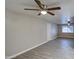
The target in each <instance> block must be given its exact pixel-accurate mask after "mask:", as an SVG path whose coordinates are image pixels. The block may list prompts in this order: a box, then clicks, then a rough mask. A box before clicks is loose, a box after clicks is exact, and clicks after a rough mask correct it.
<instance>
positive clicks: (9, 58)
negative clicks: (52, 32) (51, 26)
mask: <svg viewBox="0 0 79 59" xmlns="http://www.w3.org/2000/svg"><path fill="white" fill-rule="evenodd" d="M56 38H57V37H56ZM56 38H55V39H56ZM52 40H54V39H52ZM49 41H51V40H47V41H45V42H43V43H41V44H38V45H36V46H34V47H32V48H29V49H27V50H24V51H22V52H19V53H17V54H15V55H12V56H9V57H8V59H11V58H14V57H16V56H18V55H20V54H23V53H25V52H27V51H29V50H32V49H34V48H36V47H39V46H41V45H43V44H45V43H47V42H49Z"/></svg>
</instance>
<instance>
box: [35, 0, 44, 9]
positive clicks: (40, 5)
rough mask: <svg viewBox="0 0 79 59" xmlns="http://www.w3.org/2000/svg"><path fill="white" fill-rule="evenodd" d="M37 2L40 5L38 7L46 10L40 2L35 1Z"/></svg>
mask: <svg viewBox="0 0 79 59" xmlns="http://www.w3.org/2000/svg"><path fill="white" fill-rule="evenodd" d="M35 2H36V3H37V4H38V6H39V7H40V8H41V9H44V8H43V7H42V4H41V2H40V1H39V0H35Z"/></svg>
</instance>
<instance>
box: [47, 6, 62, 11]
mask: <svg viewBox="0 0 79 59" xmlns="http://www.w3.org/2000/svg"><path fill="white" fill-rule="evenodd" d="M60 9H61V7H53V8H47V9H46V10H60Z"/></svg>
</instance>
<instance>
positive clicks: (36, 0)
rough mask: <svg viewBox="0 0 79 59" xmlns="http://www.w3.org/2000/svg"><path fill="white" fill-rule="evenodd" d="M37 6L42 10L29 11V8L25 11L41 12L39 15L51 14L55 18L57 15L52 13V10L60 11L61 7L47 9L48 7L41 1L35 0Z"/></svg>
mask: <svg viewBox="0 0 79 59" xmlns="http://www.w3.org/2000/svg"><path fill="white" fill-rule="evenodd" d="M34 1H35V2H36V3H37V5H38V6H39V8H40V9H29V8H24V10H33V11H41V12H40V13H38V15H41V14H42V15H45V14H47V13H48V14H50V15H52V16H54V15H55V14H54V13H52V12H50V11H51V10H60V9H61V8H60V7H53V8H47V5H44V4H42V3H41V2H40V1H39V0H34Z"/></svg>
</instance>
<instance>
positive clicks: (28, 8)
mask: <svg viewBox="0 0 79 59" xmlns="http://www.w3.org/2000/svg"><path fill="white" fill-rule="evenodd" d="M24 10H35V11H40V9H29V8H24Z"/></svg>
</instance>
